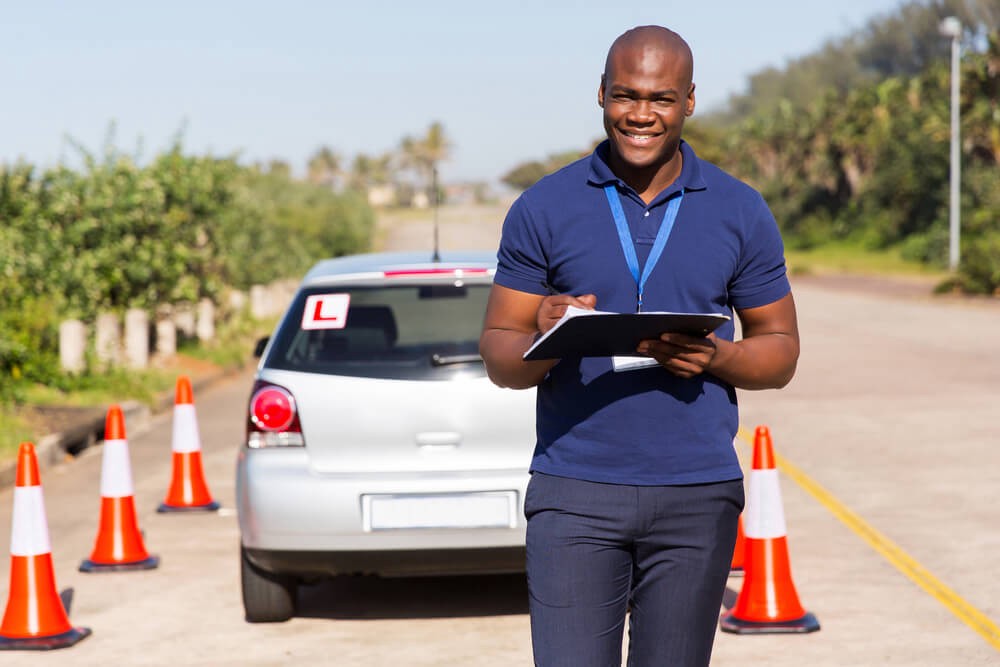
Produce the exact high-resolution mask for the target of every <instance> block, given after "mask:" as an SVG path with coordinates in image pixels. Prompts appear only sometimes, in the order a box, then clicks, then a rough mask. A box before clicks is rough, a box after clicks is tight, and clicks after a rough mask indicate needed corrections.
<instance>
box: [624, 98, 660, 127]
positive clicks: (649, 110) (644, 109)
mask: <svg viewBox="0 0 1000 667" xmlns="http://www.w3.org/2000/svg"><path fill="white" fill-rule="evenodd" d="M655 117H656V115H655V114H654V113H653V106H652V104H650V102H649V100H636V101H635V102H634V103H633V104H632V108H631V109H629V114H628V120H629V121H631V122H633V123H651V122H653V120H654V119H655Z"/></svg>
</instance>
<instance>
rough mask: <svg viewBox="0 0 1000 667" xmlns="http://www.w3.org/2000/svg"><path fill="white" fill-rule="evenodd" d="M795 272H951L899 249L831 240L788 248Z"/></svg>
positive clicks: (932, 275)
mask: <svg viewBox="0 0 1000 667" xmlns="http://www.w3.org/2000/svg"><path fill="white" fill-rule="evenodd" d="M785 258H786V261H787V263H788V267H789V272H790V273H792V274H799V275H801V274H819V273H854V274H863V275H881V276H886V275H890V276H899V277H910V278H926V279H928V280H939V281H943V280H944V279H945V278H947V277H948V273H947V272H946V271H944V270H941V269H932V268H929V267H927V266H926V265H924V264H921V263H919V262H914V261H912V260H907V259H905V258H903V256H902V255H901V254H900V252H899V250H898V249H888V250H880V251H874V250H869V249H866V248H864V247H862V246H860V245H858V244H852V243H829V244H826V245H823V246H821V247H817V248H811V249H809V250H794V249H786V251H785Z"/></svg>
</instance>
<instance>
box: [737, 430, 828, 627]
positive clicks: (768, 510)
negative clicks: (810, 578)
mask: <svg viewBox="0 0 1000 667" xmlns="http://www.w3.org/2000/svg"><path fill="white" fill-rule="evenodd" d="M748 486H749V493H748V498H747V509H746V515H747V521H746V527H745V530H746V533H745V538H746V551H745V559H746V561H745V563H744V572H745V575H744V579H743V588H742V590H740V594H739V596H738V597H737V598H736V604H735V605H733V608H732V609H731V610H730V611H728V612H727V613H726V614H724V615H723V616H722V619H721V620H720V622H719V627H720V628H721V629H722V630H724V631H725V632H734V633H737V634H764V633H793V632H815V631H816V630H819V621H817V620H816V617H815V616H813V615H812V614H810V613H808V612H807V611H806V610H805V609H803V608H802V604H801V603H800V602H799V596H798V593H796V592H795V584H794V583H793V582H792V573H791V567H790V565H789V559H788V542H787V536H786V533H785V510H784V508H783V507H782V505H781V489H780V487H779V486H778V470H777V469H776V468H775V465H774V446H773V445H772V444H771V434H770V432H769V431H768V429H767V427H766V426H758V427H757V432H756V434H755V435H754V443H753V469H752V470H751V471H750V480H749V485H748Z"/></svg>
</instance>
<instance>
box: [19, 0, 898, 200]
mask: <svg viewBox="0 0 1000 667" xmlns="http://www.w3.org/2000/svg"><path fill="white" fill-rule="evenodd" d="M900 4H902V0H838V1H836V2H808V1H806V0H756V1H754V2H712V1H710V0H706V1H702V2H697V1H695V2H674V1H661V2H635V1H633V0H617V1H610V2H606V3H598V2H594V1H592V0H553V1H550V2H544V1H543V0H535V1H532V2H525V1H522V0H508V1H506V2H502V1H501V2H475V1H473V0H466V1H465V2H458V1H457V0H424V1H423V2H391V1H388V0H356V1H351V2H343V1H341V0H332V1H329V2H307V1H304V0H285V1H284V2H263V1H260V0H241V1H240V2H233V1H230V0H220V1H216V2H212V1H211V0H201V1H199V2H193V1H189V0H173V1H172V2H158V3H155V4H154V3H143V2H135V1H134V0H133V1H132V2H122V1H116V0H91V1H90V2H54V1H49V0H36V1H31V2H24V1H16V0H2V2H0V7H2V12H0V127H2V135H0V136H2V140H0V162H7V163H10V162H13V161H15V160H17V159H18V158H23V159H25V160H27V161H28V162H31V163H34V164H37V165H42V166H48V165H51V164H55V163H56V162H58V161H60V160H65V161H69V162H72V161H73V160H74V159H75V158H74V156H75V152H74V150H73V149H72V148H71V147H70V146H69V145H68V144H67V142H66V141H65V137H67V136H70V137H72V138H73V139H74V140H76V141H77V142H79V143H81V144H83V145H84V146H86V147H88V148H89V149H91V150H94V151H99V150H100V149H101V147H102V145H103V143H104V138H105V136H106V134H107V130H108V127H109V124H110V123H111V122H112V121H114V122H115V123H116V125H117V133H116V140H115V145H116V146H117V147H118V148H119V149H121V150H123V151H125V152H129V153H133V152H135V151H136V148H137V146H139V145H140V142H141V146H142V152H141V155H143V156H145V157H149V156H151V155H153V154H155V153H156V152H158V151H160V150H161V149H163V148H165V147H167V146H168V145H169V144H170V141H171V138H172V137H173V136H174V135H175V134H176V133H177V132H178V131H179V130H181V129H182V128H183V131H184V137H185V139H184V146H185V148H186V150H187V151H188V152H189V153H198V154H203V153H211V154H214V155H228V154H232V153H234V152H238V153H239V155H240V156H241V157H240V159H241V160H242V161H244V162H252V161H257V160H268V159H271V158H280V159H284V160H287V161H288V162H290V163H291V164H292V166H293V168H294V169H296V171H298V172H302V171H304V166H305V163H306V160H307V159H308V156H309V155H310V154H311V153H312V152H313V151H314V150H315V149H316V148H317V147H318V146H320V145H322V144H327V145H329V146H330V147H331V148H333V149H334V150H335V151H337V152H338V153H340V154H341V155H343V156H344V157H345V158H347V159H348V160H349V159H350V158H351V157H353V156H354V155H355V154H356V153H359V152H364V153H368V154H378V153H381V152H384V151H386V150H389V149H392V148H394V147H395V146H397V145H398V144H399V142H400V140H401V139H402V137H403V136H405V135H408V134H409V135H416V134H420V133H422V132H423V131H424V130H425V129H426V128H427V126H428V125H429V124H430V123H431V122H432V121H435V120H439V121H441V122H442V123H443V124H444V126H445V130H446V131H447V133H448V135H449V136H450V137H451V139H452V141H453V143H454V148H453V151H452V157H451V159H450V160H448V161H447V162H446V163H444V164H443V165H442V167H441V174H442V178H443V179H444V180H449V181H456V180H494V179H497V178H498V177H499V176H500V175H502V174H503V173H505V172H506V171H508V170H509V169H510V168H511V167H513V166H515V165H516V164H518V163H519V162H522V161H524V160H528V159H537V158H543V157H545V156H546V155H548V154H551V153H555V152H558V151H562V150H567V149H575V148H581V147H583V146H585V145H587V144H588V143H589V142H590V141H591V140H592V139H595V138H598V137H600V136H601V134H602V132H603V130H602V129H601V118H600V110H599V109H598V107H597V103H596V94H597V92H596V91H597V85H598V81H599V77H600V73H601V70H602V69H603V66H604V58H605V55H606V54H607V48H608V46H609V45H610V44H611V42H612V41H613V40H614V38H615V37H616V36H617V35H619V34H620V33H621V32H623V31H624V30H626V29H628V28H631V27H633V26H636V25H642V24H648V23H659V24H662V25H666V26H668V27H670V28H672V29H674V30H676V31H677V32H679V33H680V34H681V35H682V36H684V37H685V39H687V41H688V42H689V43H690V45H691V47H692V49H693V51H694V55H695V83H696V84H697V100H698V105H699V108H700V109H702V110H708V109H712V108H717V107H719V106H721V105H722V104H723V103H724V101H725V100H726V99H727V97H728V96H729V95H730V94H732V93H734V92H739V91H741V90H743V89H744V86H745V83H746V79H747V76H748V75H750V74H752V73H754V72H756V71H758V70H760V69H762V68H764V67H767V66H769V65H773V66H781V65H782V64H783V63H785V62H786V61H787V60H789V59H792V58H795V57H798V56H801V55H804V54H806V53H808V52H810V51H812V50H813V49H815V48H817V47H818V46H820V45H821V44H822V43H823V42H824V41H826V40H828V39H831V38H837V37H840V36H843V35H845V34H847V33H848V32H850V31H851V30H853V29H856V28H859V27H861V26H863V25H864V24H865V23H866V21H867V20H868V19H870V18H871V17H873V16H876V15H882V14H885V13H886V12H888V11H891V10H892V9H894V8H896V7H898V6H899V5H900Z"/></svg>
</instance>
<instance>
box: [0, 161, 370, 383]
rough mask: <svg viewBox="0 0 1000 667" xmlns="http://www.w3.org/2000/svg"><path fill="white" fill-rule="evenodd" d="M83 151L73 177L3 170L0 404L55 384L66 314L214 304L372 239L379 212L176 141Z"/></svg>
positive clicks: (90, 317) (355, 199) (364, 246)
mask: <svg viewBox="0 0 1000 667" xmlns="http://www.w3.org/2000/svg"><path fill="white" fill-rule="evenodd" d="M81 153H82V158H83V160H82V161H83V166H82V168H81V169H77V170H74V169H70V168H68V167H65V166H58V167H55V168H52V169H48V170H45V171H38V170H36V169H35V168H34V167H33V166H31V165H28V164H24V163H19V164H16V165H13V166H3V165H0V219H2V220H3V221H4V222H3V225H2V226H0V401H4V402H10V401H12V400H15V399H16V398H17V396H18V389H17V387H18V385H19V383H25V382H33V383H41V384H50V385H59V384H60V383H62V382H64V380H65V378H63V376H62V374H61V372H60V371H59V368H58V326H59V322H60V321H61V320H63V319H67V318H75V319H81V320H83V321H85V322H93V321H94V320H95V319H96V316H97V314H98V313H100V312H106V311H109V312H117V313H122V312H124V311H125V310H126V309H128V308H143V309H146V310H147V311H150V312H152V310H153V309H154V308H155V307H156V306H158V305H161V304H176V303H183V302H187V303H193V302H195V301H197V300H199V299H201V298H205V297H207V298H210V299H213V300H214V301H216V302H218V301H219V300H220V295H221V294H222V291H223V290H224V289H225V288H227V287H232V288H236V289H243V290H245V289H247V288H249V287H250V286H251V285H253V284H263V283H268V282H271V281H273V280H275V279H279V278H284V277H298V276H300V275H302V273H303V272H304V271H305V270H306V269H307V268H308V267H309V266H310V265H311V264H312V263H313V262H315V261H316V260H318V259H321V258H325V257H335V256H339V255H345V254H351V253H356V252H362V251H365V250H368V249H369V248H370V245H371V240H372V234H373V229H374V213H373V212H372V210H371V209H370V207H369V206H368V204H367V202H366V201H365V200H364V199H363V198H361V197H359V196H358V195H356V194H354V193H347V194H338V193H335V192H333V191H331V190H330V189H329V188H325V187H322V186H318V185H313V184H309V183H305V182H300V181H296V180H293V179H291V178H289V176H288V175H287V173H268V174H262V173H260V172H259V171H258V170H257V169H256V168H252V167H245V166H241V165H239V164H238V163H237V162H236V160H235V159H232V158H217V157H211V156H190V155H185V154H184V153H183V152H182V150H181V147H180V146H179V145H176V146H174V147H173V148H171V149H170V150H169V151H166V152H164V153H162V154H160V155H158V156H156V157H155V158H154V159H153V160H152V161H151V163H150V164H149V165H148V166H140V165H138V164H136V162H135V161H134V160H133V159H132V158H130V157H128V156H125V155H122V154H119V153H118V152H116V151H114V150H108V151H105V156H104V158H103V159H102V160H97V159H96V158H94V157H93V156H92V155H90V154H88V153H87V152H86V151H81Z"/></svg>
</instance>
